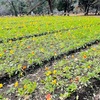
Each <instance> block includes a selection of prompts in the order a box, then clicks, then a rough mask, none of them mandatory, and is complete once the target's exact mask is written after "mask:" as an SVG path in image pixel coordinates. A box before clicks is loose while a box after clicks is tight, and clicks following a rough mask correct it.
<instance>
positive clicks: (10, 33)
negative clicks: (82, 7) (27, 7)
mask: <svg viewBox="0 0 100 100" xmlns="http://www.w3.org/2000/svg"><path fill="white" fill-rule="evenodd" d="M98 22H100V19H99V18H95V17H89V18H86V17H60V16H53V17H47V16H46V17H22V18H16V17H12V18H0V41H1V40H5V41H6V40H7V39H11V38H15V39H16V38H19V37H25V36H30V35H31V36H32V35H34V34H36V35H37V34H43V33H45V32H48V33H49V32H50V31H55V30H61V29H66V28H67V29H68V28H70V29H72V28H75V27H81V26H84V27H87V26H88V25H96V24H97V23H98Z"/></svg>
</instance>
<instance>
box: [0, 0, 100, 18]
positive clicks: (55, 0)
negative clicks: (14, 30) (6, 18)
mask: <svg viewBox="0 0 100 100" xmlns="http://www.w3.org/2000/svg"><path fill="white" fill-rule="evenodd" d="M62 11H63V14H64V15H66V14H67V15H69V13H70V12H73V13H79V12H84V14H85V15H88V13H89V11H91V12H95V14H100V13H99V11H100V0H0V15H14V16H18V15H24V14H25V15H26V14H27V15H29V14H32V15H34V14H39V15H41V14H42V15H44V14H52V15H53V14H55V13H56V14H59V13H60V12H62Z"/></svg>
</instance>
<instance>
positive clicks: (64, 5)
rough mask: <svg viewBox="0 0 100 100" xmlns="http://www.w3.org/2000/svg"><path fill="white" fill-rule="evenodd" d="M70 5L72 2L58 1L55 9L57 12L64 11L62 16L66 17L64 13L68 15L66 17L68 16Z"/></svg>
mask: <svg viewBox="0 0 100 100" xmlns="http://www.w3.org/2000/svg"><path fill="white" fill-rule="evenodd" d="M72 3H73V1H72V0H60V1H59V2H58V6H57V9H58V10H59V11H62V10H64V15H66V12H67V13H68V14H67V15H68V16H69V12H70V11H71V10H73V8H74V7H73V6H72Z"/></svg>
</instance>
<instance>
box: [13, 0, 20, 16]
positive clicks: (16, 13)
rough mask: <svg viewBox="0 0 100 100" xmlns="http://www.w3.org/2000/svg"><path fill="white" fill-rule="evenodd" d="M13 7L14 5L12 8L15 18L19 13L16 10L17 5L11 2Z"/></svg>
mask: <svg viewBox="0 0 100 100" xmlns="http://www.w3.org/2000/svg"><path fill="white" fill-rule="evenodd" d="M11 5H12V7H13V10H14V14H15V16H18V12H17V10H16V8H15V5H14V3H13V1H11Z"/></svg>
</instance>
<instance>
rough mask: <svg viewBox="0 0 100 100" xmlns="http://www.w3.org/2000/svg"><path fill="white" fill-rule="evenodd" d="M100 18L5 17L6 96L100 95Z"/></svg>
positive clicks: (17, 99) (0, 35)
mask: <svg viewBox="0 0 100 100" xmlns="http://www.w3.org/2000/svg"><path fill="white" fill-rule="evenodd" d="M99 93H100V18H99V17H80V16H76V17H74V16H71V17H66V16H41V17H31V16H28V17H1V18H0V100H99V99H96V98H98V94H99Z"/></svg>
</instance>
